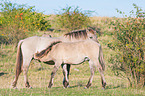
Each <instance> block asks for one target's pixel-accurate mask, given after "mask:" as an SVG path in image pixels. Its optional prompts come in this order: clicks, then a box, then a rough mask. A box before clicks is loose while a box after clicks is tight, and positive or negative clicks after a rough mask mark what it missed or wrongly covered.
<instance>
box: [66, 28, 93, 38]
mask: <svg viewBox="0 0 145 96" xmlns="http://www.w3.org/2000/svg"><path fill="white" fill-rule="evenodd" d="M87 30H88V31H89V32H90V33H92V34H95V33H94V30H93V29H92V28H88V29H85V30H74V31H71V32H69V33H66V34H64V36H65V37H69V38H70V39H71V38H75V39H80V38H84V39H86V38H87V36H88V33H87Z"/></svg>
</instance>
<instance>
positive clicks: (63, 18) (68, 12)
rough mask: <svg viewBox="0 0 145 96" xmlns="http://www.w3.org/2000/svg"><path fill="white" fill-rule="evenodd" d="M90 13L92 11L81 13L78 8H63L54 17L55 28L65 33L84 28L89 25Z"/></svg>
mask: <svg viewBox="0 0 145 96" xmlns="http://www.w3.org/2000/svg"><path fill="white" fill-rule="evenodd" d="M91 13H92V11H82V10H81V9H79V7H66V8H63V9H61V11H59V13H58V14H57V16H56V23H57V25H56V26H57V27H58V28H64V29H65V30H67V31H70V30H76V29H81V28H85V27H87V26H89V25H90V19H89V15H90V14H91Z"/></svg>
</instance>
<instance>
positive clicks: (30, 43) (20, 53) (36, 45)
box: [12, 28, 98, 88]
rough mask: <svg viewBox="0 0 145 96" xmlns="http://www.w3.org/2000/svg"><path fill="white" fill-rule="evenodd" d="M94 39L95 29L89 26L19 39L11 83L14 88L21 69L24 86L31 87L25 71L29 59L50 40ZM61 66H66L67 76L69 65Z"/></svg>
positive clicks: (45, 46)
mask: <svg viewBox="0 0 145 96" xmlns="http://www.w3.org/2000/svg"><path fill="white" fill-rule="evenodd" d="M88 39H91V40H94V41H96V42H98V40H97V35H96V31H94V30H93V29H91V28H89V29H86V30H75V31H72V32H70V33H66V34H65V35H64V36H62V37H39V36H33V37H29V38H26V39H23V40H20V41H19V43H18V48H17V56H16V74H15V78H14V81H13V83H12V86H13V88H16V84H17V81H18V78H19V75H20V73H21V72H22V71H23V75H24V81H25V86H26V87H28V88H31V86H30V84H29V82H28V77H27V72H28V68H29V65H30V62H31V60H32V59H33V58H34V54H35V53H36V52H41V51H42V50H44V49H46V48H47V47H48V46H50V44H51V43H52V42H56V41H62V42H77V41H82V40H88ZM45 63H54V62H45ZM63 67H66V68H67V71H68V72H67V73H68V74H67V75H68V76H69V71H70V65H69V64H68V65H64V66H63ZM65 80H66V79H65V77H64V80H63V84H65V82H66V81H65Z"/></svg>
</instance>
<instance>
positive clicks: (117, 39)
mask: <svg viewBox="0 0 145 96" xmlns="http://www.w3.org/2000/svg"><path fill="white" fill-rule="evenodd" d="M133 6H134V8H135V9H136V12H133V11H131V15H130V16H136V17H130V16H129V17H127V16H126V15H125V18H122V19H120V18H116V19H115V20H116V21H112V22H111V25H113V26H114V27H113V28H114V32H113V38H114V40H113V41H111V42H109V43H108V46H109V47H110V48H111V49H113V50H115V51H116V52H117V55H115V56H113V57H112V58H111V60H110V61H111V62H112V63H113V65H112V66H111V68H112V69H113V70H114V72H115V74H116V75H118V76H124V75H123V73H125V75H126V76H125V77H126V78H127V79H128V81H129V83H130V86H131V87H142V86H145V60H144V51H145V34H144V33H145V13H144V12H143V10H142V9H141V8H139V7H138V6H136V5H135V4H133ZM118 12H120V13H121V14H122V13H123V12H121V11H119V10H118ZM134 13H135V14H134ZM140 14H142V15H140ZM141 16H142V17H141ZM122 72H123V73H122Z"/></svg>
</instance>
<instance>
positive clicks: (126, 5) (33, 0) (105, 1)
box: [10, 0, 145, 17]
mask: <svg viewBox="0 0 145 96" xmlns="http://www.w3.org/2000/svg"><path fill="white" fill-rule="evenodd" d="M10 1H11V2H12V3H17V4H27V5H29V6H35V9H36V11H38V12H43V13H44V14H46V15H49V14H56V13H57V11H56V10H61V9H62V8H66V6H74V7H77V6H78V7H79V8H80V9H81V10H82V11H83V10H90V11H95V12H94V13H93V14H92V15H93V16H98V17H114V16H115V17H122V15H120V14H119V13H117V11H116V9H119V10H120V11H123V12H125V14H126V15H129V12H130V11H131V10H133V9H134V7H133V3H134V4H136V5H137V6H138V7H141V8H142V9H143V10H145V0H10Z"/></svg>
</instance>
